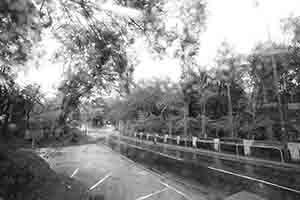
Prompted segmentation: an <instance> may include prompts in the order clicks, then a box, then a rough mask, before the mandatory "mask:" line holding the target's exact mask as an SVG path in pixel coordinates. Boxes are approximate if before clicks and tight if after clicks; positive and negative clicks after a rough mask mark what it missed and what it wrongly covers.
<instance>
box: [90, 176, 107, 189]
mask: <svg viewBox="0 0 300 200" xmlns="http://www.w3.org/2000/svg"><path fill="white" fill-rule="evenodd" d="M110 176H111V173H108V174H107V175H106V176H104V177H103V178H102V179H101V180H99V181H98V182H97V183H95V184H94V185H93V186H92V187H90V188H89V191H91V190H93V189H94V188H95V187H97V186H98V185H99V184H101V183H102V182H104V181H105V180H106V179H107V178H108V177H110Z"/></svg>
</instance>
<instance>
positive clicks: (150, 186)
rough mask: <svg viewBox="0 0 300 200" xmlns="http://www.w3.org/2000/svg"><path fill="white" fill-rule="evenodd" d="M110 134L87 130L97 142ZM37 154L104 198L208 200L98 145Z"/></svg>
mask: <svg viewBox="0 0 300 200" xmlns="http://www.w3.org/2000/svg"><path fill="white" fill-rule="evenodd" d="M112 132H113V131H112V129H109V128H108V129H101V130H100V131H99V130H97V131H96V130H90V131H89V136H90V137H91V140H93V139H99V137H104V136H107V135H109V134H111V133H112ZM39 152H40V153H41V155H44V156H45V155H47V158H46V160H47V161H48V162H49V164H50V166H51V167H52V168H53V169H54V170H55V171H57V172H59V173H64V174H67V175H69V176H72V177H73V178H75V179H78V180H79V181H81V182H82V183H83V184H85V185H86V186H87V187H88V188H90V189H91V190H90V192H91V193H93V194H99V195H103V196H104V199H113V200H135V199H139V200H142V199H152V200H153V199H162V200H164V199H166V200H167V199H168V200H169V199H172V200H185V199H194V200H196V199H207V196H206V195H205V194H203V193H201V192H200V191H198V190H195V189H192V188H189V187H187V186H185V185H181V184H178V183H176V182H175V181H172V180H170V179H165V178H164V177H161V176H159V175H157V174H154V173H152V172H150V171H148V170H145V169H143V168H141V167H140V166H138V165H136V164H135V163H133V162H130V161H128V160H127V159H126V158H124V157H122V156H121V155H119V154H117V153H115V152H113V151H112V150H111V149H109V148H107V147H106V146H104V145H102V144H100V143H99V144H98V143H94V144H83V145H76V146H68V147H63V148H59V149H54V148H43V149H40V150H39Z"/></svg>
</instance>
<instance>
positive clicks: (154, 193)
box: [136, 187, 169, 200]
mask: <svg viewBox="0 0 300 200" xmlns="http://www.w3.org/2000/svg"><path fill="white" fill-rule="evenodd" d="M168 189H169V188H167V187H166V188H164V189H162V190H158V191H156V192H152V193H150V194H147V195H145V196H142V197H139V198H137V199H136V200H144V199H148V198H149V197H152V196H154V195H157V194H160V193H162V192H164V191H167V190H168Z"/></svg>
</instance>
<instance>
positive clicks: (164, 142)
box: [164, 134, 168, 143]
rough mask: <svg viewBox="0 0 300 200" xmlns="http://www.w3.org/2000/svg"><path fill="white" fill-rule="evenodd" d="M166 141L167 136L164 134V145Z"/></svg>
mask: <svg viewBox="0 0 300 200" xmlns="http://www.w3.org/2000/svg"><path fill="white" fill-rule="evenodd" d="M167 141H168V135H167V134H165V135H164V143H167Z"/></svg>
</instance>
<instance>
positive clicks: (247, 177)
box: [208, 167, 300, 194]
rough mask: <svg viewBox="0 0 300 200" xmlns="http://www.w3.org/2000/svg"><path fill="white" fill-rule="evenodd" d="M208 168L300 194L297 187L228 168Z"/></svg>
mask: <svg viewBox="0 0 300 200" xmlns="http://www.w3.org/2000/svg"><path fill="white" fill-rule="evenodd" d="M208 168H209V169H212V170H215V171H219V172H223V173H225V174H230V175H234V176H238V177H241V178H245V179H249V180H252V181H257V182H260V183H264V184H267V185H272V186H274V187H278V188H281V189H284V190H288V191H291V192H295V193H297V194H300V191H299V190H295V189H292V188H289V187H285V186H282V185H278V184H275V183H271V182H268V181H264V180H260V179H257V178H253V177H249V176H245V175H241V174H236V173H233V172H230V171H226V170H223V169H218V168H214V167H208Z"/></svg>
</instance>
